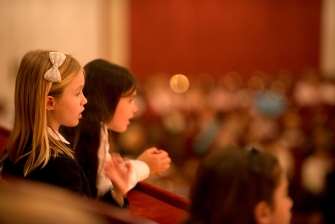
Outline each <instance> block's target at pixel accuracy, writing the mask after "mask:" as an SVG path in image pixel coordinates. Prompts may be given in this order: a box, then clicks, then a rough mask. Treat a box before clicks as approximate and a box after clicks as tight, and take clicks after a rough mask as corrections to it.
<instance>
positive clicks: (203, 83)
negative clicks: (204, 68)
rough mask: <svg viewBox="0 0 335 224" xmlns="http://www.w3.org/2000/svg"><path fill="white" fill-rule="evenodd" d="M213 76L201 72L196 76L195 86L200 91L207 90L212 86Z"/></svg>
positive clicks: (213, 82)
mask: <svg viewBox="0 0 335 224" xmlns="http://www.w3.org/2000/svg"><path fill="white" fill-rule="evenodd" d="M214 84H215V80H214V77H213V76H212V75H210V74H208V73H202V74H200V75H199V76H198V77H197V86H198V88H199V89H200V90H201V91H204V92H207V91H209V90H211V89H212V88H213V87H214Z"/></svg>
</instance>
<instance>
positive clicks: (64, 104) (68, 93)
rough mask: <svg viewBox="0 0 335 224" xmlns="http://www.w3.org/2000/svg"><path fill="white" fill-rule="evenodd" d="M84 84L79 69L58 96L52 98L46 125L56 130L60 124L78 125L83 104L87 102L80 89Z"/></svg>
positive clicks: (82, 75)
mask: <svg viewBox="0 0 335 224" xmlns="http://www.w3.org/2000/svg"><path fill="white" fill-rule="evenodd" d="M84 84H85V77H84V73H83V71H82V70H81V71H80V72H79V74H78V75H77V76H76V77H75V78H74V79H73V80H72V82H71V83H70V84H69V85H68V86H67V87H66V88H65V90H64V92H63V94H62V95H61V96H60V98H59V99H55V98H54V101H53V109H52V110H50V112H49V114H48V115H49V116H48V125H50V126H51V127H52V128H53V129H54V130H57V131H58V129H59V126H60V125H65V126H69V127H74V126H76V125H78V123H79V119H80V118H81V117H82V115H81V113H82V112H83V110H84V105H85V104H86V103H87V99H86V98H85V96H84V94H83V91H82V90H83V87H84Z"/></svg>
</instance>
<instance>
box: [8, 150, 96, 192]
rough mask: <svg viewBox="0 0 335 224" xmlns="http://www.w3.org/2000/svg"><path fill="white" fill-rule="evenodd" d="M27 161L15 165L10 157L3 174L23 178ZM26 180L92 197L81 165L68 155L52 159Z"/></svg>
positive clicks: (22, 160)
mask: <svg viewBox="0 0 335 224" xmlns="http://www.w3.org/2000/svg"><path fill="white" fill-rule="evenodd" d="M24 164H25V159H21V160H19V161H18V162H17V163H13V162H12V161H10V160H9V157H7V159H6V160H5V162H4V165H3V170H2V173H3V175H4V178H5V175H10V176H19V177H23V169H24ZM26 178H29V179H32V180H36V181H41V182H44V183H48V184H52V185H56V186H59V187H63V188H66V189H69V190H71V191H73V192H76V193H78V194H79V195H84V196H87V197H90V196H91V193H90V187H89V184H88V181H87V178H86V175H85V173H84V171H83V170H82V168H81V166H80V165H79V163H78V162H77V161H76V160H75V159H72V158H71V157H69V156H68V155H66V154H58V156H57V157H56V158H53V157H51V158H50V160H49V162H48V163H47V165H46V166H45V167H43V168H36V169H35V170H33V171H32V172H30V173H29V174H28V175H27V176H26Z"/></svg>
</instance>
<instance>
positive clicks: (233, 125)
mask: <svg viewBox="0 0 335 224" xmlns="http://www.w3.org/2000/svg"><path fill="white" fill-rule="evenodd" d="M170 77H171V78H170V79H169V75H168V74H155V75H154V76H152V77H149V78H148V79H147V80H145V81H142V82H141V86H140V88H139V90H138V98H137V100H138V105H140V106H139V112H138V114H137V116H136V117H135V119H134V121H133V123H132V124H131V126H130V127H129V130H128V131H126V132H125V133H123V134H121V135H119V136H118V138H117V141H118V145H119V146H120V148H119V151H120V152H121V153H123V154H127V156H129V157H133V158H135V157H136V156H137V155H139V154H140V153H141V151H140V150H139V149H137V148H134V147H132V148H129V147H127V146H128V145H129V144H128V143H127V142H126V141H124V139H132V141H133V142H132V144H131V145H133V146H135V145H139V146H141V147H138V148H143V147H144V146H147V147H150V146H152V145H155V146H157V147H160V148H164V149H166V151H167V152H168V153H169V155H170V156H171V158H172V161H173V163H174V164H172V165H171V169H170V171H169V172H168V173H166V174H164V175H162V176H160V177H159V178H155V179H150V178H149V179H148V181H149V182H151V183H153V184H156V185H157V186H160V187H163V188H166V189H168V190H171V191H173V192H175V193H178V194H181V195H182V196H187V195H188V192H189V183H190V181H192V180H193V179H194V175H195V169H196V168H197V166H198V164H199V163H200V161H201V160H202V158H203V157H204V156H205V155H207V154H208V153H209V152H211V151H212V150H213V149H214V148H218V147H225V146H228V145H235V146H237V147H241V148H247V149H250V148H253V147H255V148H259V149H262V150H265V151H268V152H270V153H272V154H274V155H275V156H276V157H277V158H278V160H279V162H280V164H281V165H282V167H283V169H284V170H285V172H286V173H287V175H288V177H289V189H290V192H289V193H290V196H291V197H292V199H293V200H294V206H293V212H296V213H303V214H311V215H310V221H308V223H323V213H324V210H327V206H328V205H329V203H326V201H327V200H325V198H326V197H327V195H329V194H330V193H329V189H328V185H329V183H328V181H327V180H329V179H330V178H329V175H330V174H332V173H333V172H334V142H333V138H334V130H335V116H332V114H334V112H335V83H334V80H330V79H329V78H324V77H323V76H322V75H321V74H319V73H318V72H317V71H316V70H314V69H312V68H306V69H305V70H304V71H302V73H301V74H292V73H291V72H290V71H288V70H281V71H279V72H278V74H266V73H265V72H262V71H255V72H254V73H252V74H251V75H250V76H247V75H244V74H241V75H240V74H238V73H237V72H229V73H227V74H224V75H222V76H219V77H215V78H214V77H212V76H210V75H209V74H201V75H199V76H198V77H192V78H191V77H190V78H189V80H188V81H189V83H188V84H189V86H188V89H187V90H185V91H183V92H182V91H179V92H175V91H173V89H175V88H174V87H173V86H172V85H180V83H178V82H176V80H173V76H172V75H170ZM125 135H130V136H132V137H131V138H129V137H124V136H125ZM136 142H138V144H136ZM332 194H334V193H332ZM315 214H316V215H315Z"/></svg>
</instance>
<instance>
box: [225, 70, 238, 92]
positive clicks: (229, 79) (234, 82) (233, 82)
mask: <svg viewBox="0 0 335 224" xmlns="http://www.w3.org/2000/svg"><path fill="white" fill-rule="evenodd" d="M223 83H224V85H225V86H226V87H227V88H228V89H229V90H231V91H235V90H237V89H239V88H240V87H241V85H242V78H241V76H240V74H239V73H237V72H234V71H231V72H228V73H227V74H226V75H225V76H224V78H223Z"/></svg>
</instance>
